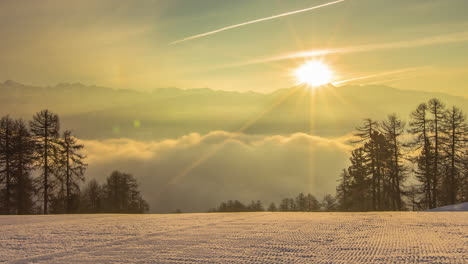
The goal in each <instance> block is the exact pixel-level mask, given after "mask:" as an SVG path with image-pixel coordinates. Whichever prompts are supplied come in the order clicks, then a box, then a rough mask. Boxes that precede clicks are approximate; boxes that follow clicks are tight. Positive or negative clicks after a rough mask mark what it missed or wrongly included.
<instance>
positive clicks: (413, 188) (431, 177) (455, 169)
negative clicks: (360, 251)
mask: <svg viewBox="0 0 468 264" xmlns="http://www.w3.org/2000/svg"><path fill="white" fill-rule="evenodd" d="M354 136H355V141H354V142H353V144H354V145H355V146H356V148H355V149H354V150H353V151H352V152H351V158H350V162H351V165H350V166H349V167H348V168H345V169H343V172H342V174H341V175H340V178H339V185H338V187H337V189H336V190H337V192H336V197H333V196H331V195H326V196H325V197H324V199H323V201H322V202H321V203H319V202H318V201H317V199H316V198H315V197H314V196H312V195H310V194H309V195H307V196H305V195H304V194H299V195H298V196H297V197H296V198H284V199H283V200H282V201H281V204H280V205H279V206H278V207H277V206H276V205H275V204H274V203H272V204H270V206H269V207H268V208H266V209H265V208H264V207H263V205H262V203H261V202H260V201H257V202H252V203H251V204H250V205H244V204H243V203H241V202H239V201H237V200H234V201H232V200H231V201H228V202H223V203H221V204H220V205H219V206H218V207H217V208H212V209H210V210H209V212H235V211H265V210H267V211H402V210H413V211H418V210H426V209H431V208H435V207H439V206H444V205H450V204H456V203H460V202H468V124H467V122H466V116H465V114H464V113H463V112H462V111H461V110H460V108H458V107H456V106H452V107H449V108H447V107H446V106H445V104H444V103H443V102H441V101H440V100H439V99H431V100H429V101H428V102H427V103H421V104H420V105H418V106H417V108H416V109H415V110H414V111H413V112H412V113H411V114H410V120H409V122H408V124H406V123H405V122H404V121H402V120H401V119H400V118H399V117H398V116H396V115H395V114H391V115H389V116H388V117H387V119H386V120H384V121H380V122H379V121H375V120H372V119H365V120H364V122H363V124H362V126H360V127H358V128H356V132H355V134H354ZM306 205H307V206H306Z"/></svg>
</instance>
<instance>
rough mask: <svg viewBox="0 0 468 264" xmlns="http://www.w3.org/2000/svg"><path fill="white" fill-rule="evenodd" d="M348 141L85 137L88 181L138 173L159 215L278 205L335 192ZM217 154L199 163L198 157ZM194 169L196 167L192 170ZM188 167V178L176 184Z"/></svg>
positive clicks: (216, 135)
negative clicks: (229, 204)
mask: <svg viewBox="0 0 468 264" xmlns="http://www.w3.org/2000/svg"><path fill="white" fill-rule="evenodd" d="M347 141H348V138H347V137H341V138H337V139H327V138H321V137H317V136H311V135H308V134H303V133H297V134H291V135H287V136H280V135H276V136H261V135H247V134H241V133H230V132H225V131H213V132H211V133H208V134H206V135H200V134H197V133H192V134H189V135H185V136H183V137H180V138H177V139H167V140H162V141H137V140H132V139H107V140H83V141H82V143H83V144H85V147H86V152H87V155H88V163H89V164H90V165H89V168H88V171H87V177H88V178H97V179H98V180H100V181H103V180H104V179H105V177H107V176H108V175H109V174H110V172H111V171H112V170H122V171H125V172H129V173H132V174H134V175H135V176H136V177H137V178H138V180H139V182H140V184H141V190H142V192H143V195H144V197H145V199H146V200H148V201H149V203H150V205H151V210H152V212H170V211H173V210H175V209H181V210H183V211H185V212H192V211H204V210H207V209H208V208H210V207H214V206H216V205H217V204H218V203H219V202H221V201H223V200H228V199H239V200H242V201H249V200H253V199H260V200H262V201H264V202H265V203H269V202H272V201H274V202H277V201H279V200H280V199H281V198H283V197H287V196H292V195H296V194H297V193H299V192H311V193H314V194H316V195H317V196H321V195H324V194H325V193H334V191H335V186H336V179H337V177H338V175H339V172H340V170H341V169H342V168H343V167H344V166H345V165H346V164H347V160H348V153H349V151H350V146H349V145H347ZM206 153H210V155H208V156H207V157H206V158H205V159H204V160H203V161H202V162H200V163H199V164H197V165H196V166H192V165H193V163H194V162H196V161H197V160H199V157H200V156H202V155H205V154H206ZM191 166H192V167H191ZM187 168H191V169H190V170H189V171H188V173H186V174H185V175H183V177H180V178H178V179H177V181H173V179H174V177H177V176H178V175H180V173H181V172H182V171H184V170H186V169H187Z"/></svg>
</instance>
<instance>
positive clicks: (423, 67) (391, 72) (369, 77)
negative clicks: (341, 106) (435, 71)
mask: <svg viewBox="0 0 468 264" xmlns="http://www.w3.org/2000/svg"><path fill="white" fill-rule="evenodd" d="M427 68H429V67H428V66H421V67H413V68H406V69H400V70H394V71H388V72H381V73H376V74H371V75H366V76H360V77H354V78H351V79H347V80H341V81H337V82H333V83H332V84H333V85H334V86H341V85H344V84H346V83H349V82H354V81H360V80H366V79H372V78H378V77H383V76H388V75H397V74H402V73H408V72H414V71H420V70H422V69H427Z"/></svg>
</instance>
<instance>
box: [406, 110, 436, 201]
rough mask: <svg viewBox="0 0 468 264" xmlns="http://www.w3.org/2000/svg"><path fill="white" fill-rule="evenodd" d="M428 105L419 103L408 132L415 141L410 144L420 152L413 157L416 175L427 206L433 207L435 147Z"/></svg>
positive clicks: (411, 118)
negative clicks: (430, 127) (432, 140)
mask: <svg viewBox="0 0 468 264" xmlns="http://www.w3.org/2000/svg"><path fill="white" fill-rule="evenodd" d="M427 115H428V107H427V104H426V103H422V104H420V105H418V107H417V108H416V110H415V111H414V112H412V113H411V115H410V123H409V126H410V129H409V130H408V132H409V133H410V134H411V135H413V138H414V140H413V142H410V143H409V144H408V145H409V146H410V147H411V148H412V150H413V151H417V152H419V153H420V154H419V155H418V156H416V157H413V158H412V159H411V161H413V162H415V163H416V165H417V169H416V170H415V174H416V177H417V178H418V180H419V181H420V182H422V185H421V188H420V191H421V192H423V193H424V203H425V204H426V207H425V208H432V205H433V203H434V202H433V190H434V189H433V188H432V184H433V180H434V175H433V174H434V170H433V163H432V160H433V154H434V151H433V147H432V145H431V144H432V143H431V139H430V129H429V120H428V118H427Z"/></svg>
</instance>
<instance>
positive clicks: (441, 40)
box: [226, 31, 468, 68]
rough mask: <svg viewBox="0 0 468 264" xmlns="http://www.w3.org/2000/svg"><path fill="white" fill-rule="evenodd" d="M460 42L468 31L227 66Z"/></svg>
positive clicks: (465, 38)
mask: <svg viewBox="0 0 468 264" xmlns="http://www.w3.org/2000/svg"><path fill="white" fill-rule="evenodd" d="M459 42H468V31H464V32H458V33H452V34H446V35H438V36H432V37H425V38H421V39H414V40H403V41H395V42H387V43H379V44H367V45H362V46H351V47H341V48H331V49H317V50H306V51H299V52H295V53H290V54H283V55H278V56H273V57H266V58H259V59H254V60H251V61H247V62H240V63H236V64H231V65H227V66H226V68H230V67H239V66H245V65H251V64H261V63H268V62H274V61H282V60H290V59H297V58H307V57H316V56H325V55H329V54H346V53H359V52H371V51H379V50H394V49H404V48H416V47H424V46H433V45H441V44H449V43H459Z"/></svg>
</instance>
